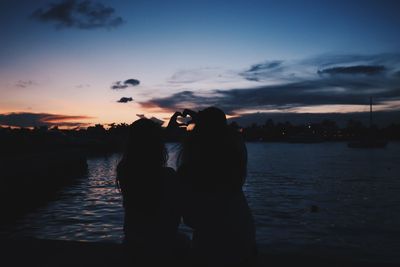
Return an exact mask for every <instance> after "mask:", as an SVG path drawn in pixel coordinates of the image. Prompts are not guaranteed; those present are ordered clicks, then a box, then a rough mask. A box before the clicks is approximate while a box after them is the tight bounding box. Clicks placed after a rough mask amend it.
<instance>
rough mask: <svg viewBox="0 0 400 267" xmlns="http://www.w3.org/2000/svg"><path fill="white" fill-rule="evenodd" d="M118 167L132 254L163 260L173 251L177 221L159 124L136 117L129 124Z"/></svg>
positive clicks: (173, 187)
mask: <svg viewBox="0 0 400 267" xmlns="http://www.w3.org/2000/svg"><path fill="white" fill-rule="evenodd" d="M128 139H129V140H128V144H127V148H126V151H125V153H124V155H123V157H122V159H121V161H120V162H119V164H118V167H117V185H118V186H119V188H120V190H121V192H122V196H123V207H124V211H125V216H124V234H125V239H124V243H125V244H126V245H127V247H128V249H130V248H132V247H133V248H134V249H132V251H133V252H134V253H135V255H140V256H141V257H142V258H143V257H145V256H146V257H149V260H151V258H153V259H154V257H155V258H156V260H162V258H163V257H158V256H160V255H161V256H165V257H168V256H169V255H170V254H171V253H173V251H172V250H173V249H174V248H175V247H176V242H177V229H178V225H179V221H180V211H179V208H178V207H179V204H178V200H179V199H178V197H177V196H178V192H177V188H178V184H177V177H176V173H175V171H174V170H173V169H172V168H168V167H165V165H166V162H167V156H168V154H167V150H166V147H165V144H164V140H163V132H162V128H161V126H160V125H158V124H157V123H155V122H153V121H151V120H149V119H139V120H137V121H135V122H134V123H133V124H132V125H131V126H130V133H129V138H128Z"/></svg>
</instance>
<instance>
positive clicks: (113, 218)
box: [8, 143, 400, 259]
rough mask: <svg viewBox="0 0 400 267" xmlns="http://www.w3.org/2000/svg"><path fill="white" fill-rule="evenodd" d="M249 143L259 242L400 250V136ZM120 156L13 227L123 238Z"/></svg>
mask: <svg viewBox="0 0 400 267" xmlns="http://www.w3.org/2000/svg"><path fill="white" fill-rule="evenodd" d="M168 148H169V151H170V159H169V165H170V166H172V167H175V164H174V163H175V161H176V154H177V150H178V146H177V145H174V144H170V145H169V146H168ZM247 148H248V156H249V157H248V158H249V162H248V178H247V182H246V185H245V188H244V190H245V193H246V196H247V198H248V201H249V204H250V207H251V209H252V211H253V214H254V217H255V220H256V227H257V239H258V244H259V245H260V246H264V245H265V246H268V245H276V246H279V245H280V246H283V247H285V246H294V247H296V246H304V245H314V246H319V247H336V248H341V249H344V250H350V251H351V250H362V251H366V252H368V253H370V254H371V255H378V256H379V257H382V258H385V259H387V258H390V257H391V258H392V259H393V258H394V257H396V251H400V241H399V240H400V230H399V226H400V180H399V179H400V176H399V174H400V164H399V163H400V143H390V144H389V145H388V147H387V148H386V149H370V150H369V149H366V150H363V149H351V148H347V146H346V144H345V143H322V144H284V143H248V144H247ZM119 159H120V155H119V154H114V155H111V156H108V157H95V158H89V159H88V174H87V177H83V179H81V180H80V182H78V183H77V184H75V185H73V186H70V187H68V188H66V189H65V190H64V191H63V192H62V193H61V195H60V198H59V199H58V200H56V201H54V202H51V203H49V204H48V205H47V206H45V207H43V208H41V209H39V210H37V211H35V212H34V213H32V214H28V215H27V216H26V217H25V218H23V219H21V220H20V221H19V222H18V223H17V224H16V225H15V227H14V229H12V230H8V234H9V235H12V236H33V237H37V238H49V239H63V240H80V241H101V242H104V241H108V242H121V239H122V236H123V233H122V221H123V210H122V207H121V206H122V203H121V195H120V193H119V192H118V190H117V189H116V188H115V183H114V180H115V168H116V164H117V163H118V161H119ZM184 230H185V231H187V229H184ZM397 259H398V258H397Z"/></svg>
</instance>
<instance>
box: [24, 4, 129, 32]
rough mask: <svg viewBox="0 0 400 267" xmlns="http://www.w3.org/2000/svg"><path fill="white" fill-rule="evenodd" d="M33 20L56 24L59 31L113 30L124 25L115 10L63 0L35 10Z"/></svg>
mask: <svg viewBox="0 0 400 267" xmlns="http://www.w3.org/2000/svg"><path fill="white" fill-rule="evenodd" d="M32 18H34V19H36V20H37V21H40V22H50V23H55V26H56V28H57V29H61V28H77V29H96V28H107V29H111V28H116V27H118V26H120V25H121V24H123V23H124V20H123V19H122V18H121V17H120V16H117V15H115V10H114V8H112V7H109V6H105V5H103V4H101V3H98V2H94V1H90V0H84V1H78V0H63V1H61V2H58V3H55V4H54V3H53V4H50V5H49V6H48V7H47V8H39V9H37V10H35V11H34V12H33V13H32Z"/></svg>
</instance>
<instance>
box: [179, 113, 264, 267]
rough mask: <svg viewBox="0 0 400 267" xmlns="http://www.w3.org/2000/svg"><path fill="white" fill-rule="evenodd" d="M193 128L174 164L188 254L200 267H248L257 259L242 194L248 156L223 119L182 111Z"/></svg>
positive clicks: (250, 225)
mask: <svg viewBox="0 0 400 267" xmlns="http://www.w3.org/2000/svg"><path fill="white" fill-rule="evenodd" d="M182 115H183V117H186V116H187V115H189V116H191V117H192V122H193V123H194V124H195V126H194V128H193V130H192V131H190V132H189V134H188V136H187V139H186V140H185V141H184V143H183V146H182V150H181V152H180V156H179V159H178V176H179V178H180V183H181V190H182V199H181V202H182V203H183V206H182V217H183V221H184V223H185V224H186V225H188V226H189V227H191V228H192V229H193V238H192V245H193V253H194V257H195V261H196V262H198V263H199V264H200V265H201V266H248V265H249V264H251V263H253V260H254V258H255V254H256V242H255V226H254V221H253V217H252V214H251V211H250V208H249V206H248V204H247V200H246V198H245V196H244V193H243V191H242V186H243V184H244V182H245V177H246V166H247V150H246V146H245V143H244V141H243V139H242V137H241V136H240V134H239V133H238V131H237V130H236V129H233V128H231V127H230V126H228V125H227V121H226V116H225V113H224V112H223V111H222V110H220V109H218V108H215V107H209V108H206V109H204V110H202V111H199V112H198V113H196V112H194V111H191V110H184V112H183V113H182Z"/></svg>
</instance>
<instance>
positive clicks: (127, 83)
mask: <svg viewBox="0 0 400 267" xmlns="http://www.w3.org/2000/svg"><path fill="white" fill-rule="evenodd" d="M139 84H140V81H139V80H136V79H128V80H125V81H124V82H122V81H116V82H114V83H113V84H112V85H111V87H110V88H111V89H113V90H121V89H126V88H128V87H129V86H138V85H139Z"/></svg>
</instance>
